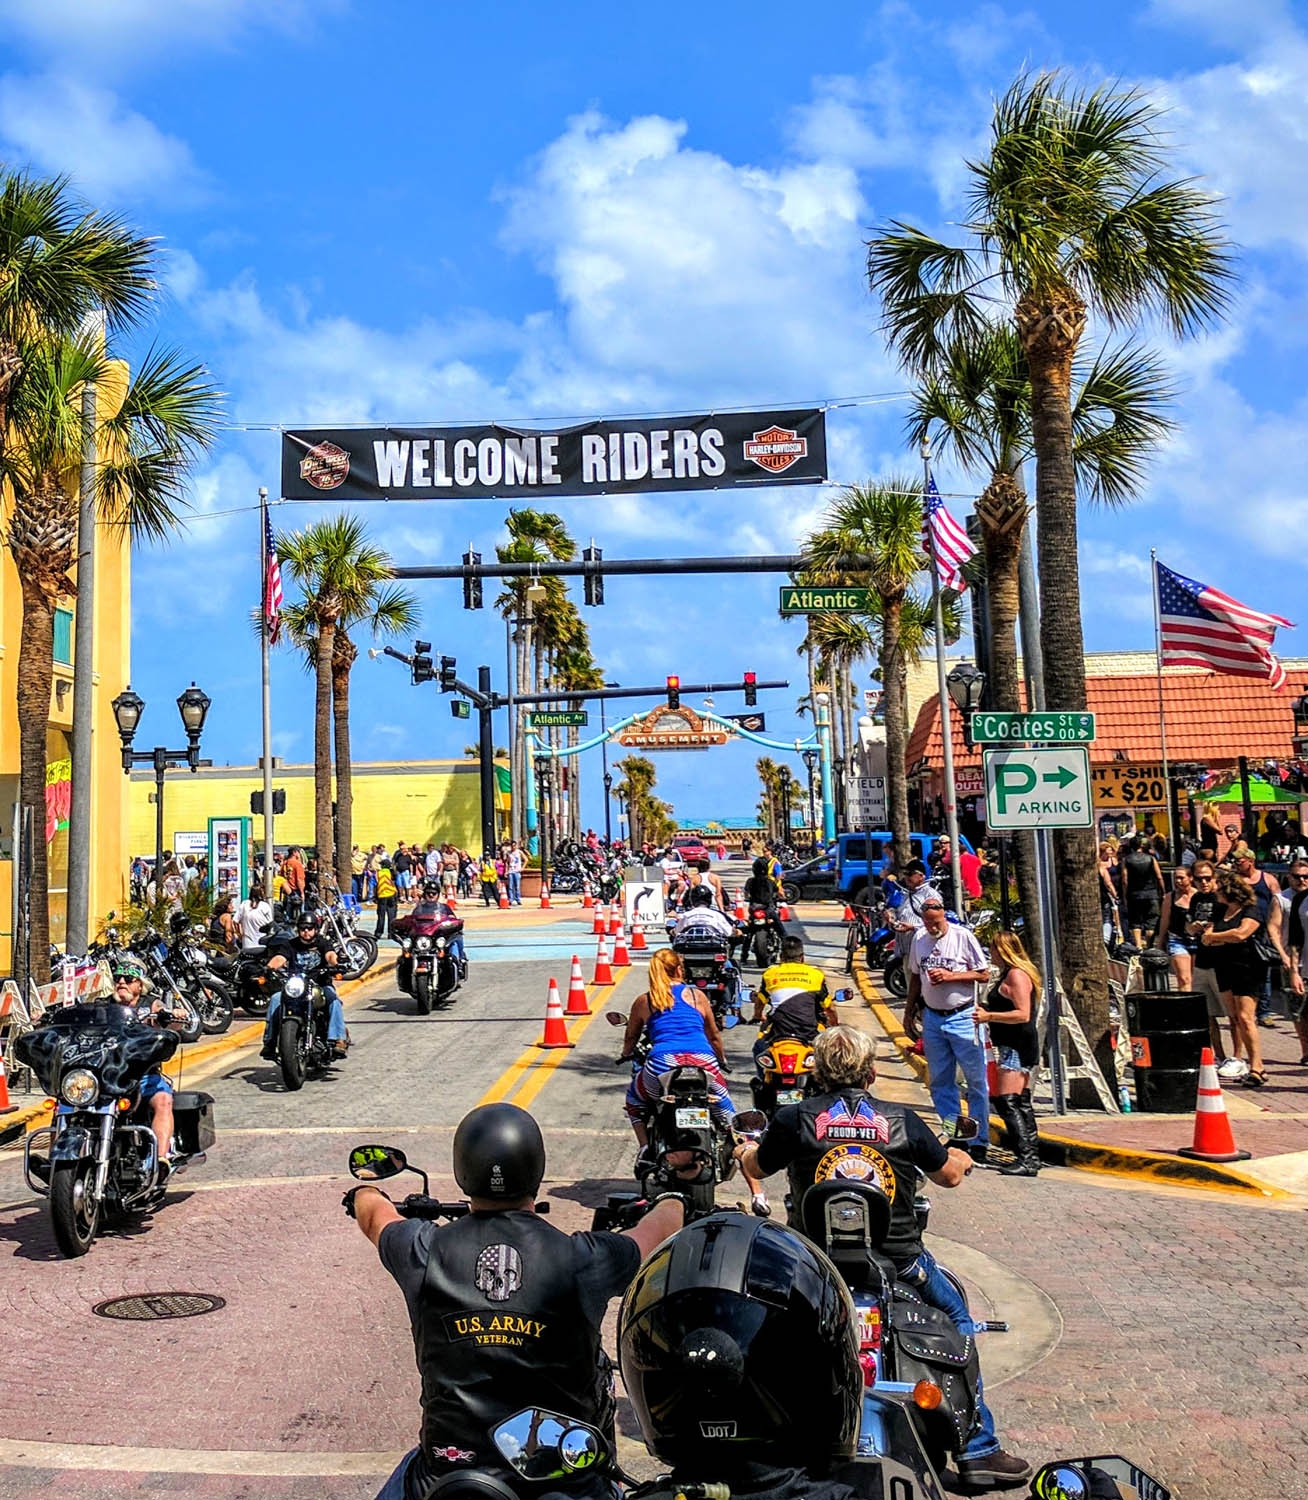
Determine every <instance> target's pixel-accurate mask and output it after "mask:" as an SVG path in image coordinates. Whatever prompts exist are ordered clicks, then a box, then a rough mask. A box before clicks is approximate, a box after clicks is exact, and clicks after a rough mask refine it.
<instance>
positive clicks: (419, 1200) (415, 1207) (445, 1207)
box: [395, 1193, 471, 1219]
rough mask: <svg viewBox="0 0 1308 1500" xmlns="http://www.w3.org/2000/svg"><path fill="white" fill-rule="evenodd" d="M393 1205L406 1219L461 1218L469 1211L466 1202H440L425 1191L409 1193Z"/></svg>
mask: <svg viewBox="0 0 1308 1500" xmlns="http://www.w3.org/2000/svg"><path fill="white" fill-rule="evenodd" d="M395 1206H396V1209H397V1210H398V1212H399V1213H400V1215H401V1216H402V1217H403V1218H406V1219H461V1218H463V1217H464V1215H465V1214H467V1213H469V1212H470V1211H471V1210H470V1209H469V1207H468V1205H467V1204H466V1203H442V1202H441V1201H440V1199H439V1198H432V1197H431V1196H429V1195H428V1194H427V1193H410V1194H409V1195H408V1197H407V1198H405V1199H404V1201H403V1202H402V1203H397V1204H396V1205H395Z"/></svg>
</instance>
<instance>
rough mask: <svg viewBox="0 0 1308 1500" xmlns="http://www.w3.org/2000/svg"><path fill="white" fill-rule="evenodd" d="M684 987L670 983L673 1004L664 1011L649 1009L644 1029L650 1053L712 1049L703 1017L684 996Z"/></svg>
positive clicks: (655, 1055)
mask: <svg viewBox="0 0 1308 1500" xmlns="http://www.w3.org/2000/svg"><path fill="white" fill-rule="evenodd" d="M684 992H685V986H684V985H681V984H674V985H673V986H672V1004H671V1005H670V1006H669V1007H668V1008H667V1010H652V1011H650V1013H649V1020H648V1021H646V1022H645V1029H646V1030H647V1031H648V1032H649V1040H650V1056H651V1057H652V1058H653V1057H661V1056H666V1055H667V1054H668V1053H671V1052H712V1050H713V1049H712V1048H711V1047H710V1046H709V1039H708V1034H707V1033H706V1032H705V1030H704V1017H703V1016H702V1015H701V1014H700V1012H699V1011H698V1010H697V1009H696V1008H695V1006H693V1005H692V1004H691V1003H690V1001H689V1000H685V999H683V998H682V997H683V994H684Z"/></svg>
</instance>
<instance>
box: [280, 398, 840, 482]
mask: <svg viewBox="0 0 1308 1500" xmlns="http://www.w3.org/2000/svg"><path fill="white" fill-rule="evenodd" d="M826 477H827V434H826V420H825V416H824V414H823V413H822V412H821V411H761V412H731V413H727V414H724V415H710V416H698V417H654V418H641V419H639V420H634V419H633V420H630V421H594V422H585V423H582V424H581V425H580V426H576V427H558V428H520V427H500V426H486V427H342V428H325V427H302V428H297V429H295V430H284V431H283V433H282V495H283V497H284V498H286V499H288V500H313V499H317V498H320V497H322V496H323V495H331V496H332V498H333V499H338V500H435V499H440V498H441V497H446V498H449V499H454V498H458V499H460V500H463V499H478V498H483V499H486V498H492V497H495V498H512V497H513V496H515V495H524V496H534V497H548V496H550V495H611V494H634V493H639V494H649V493H651V492H656V491H660V490H715V489H735V488H740V487H743V486H748V485H757V484H819V483H821V482H822V481H823V480H824V479H825V478H826Z"/></svg>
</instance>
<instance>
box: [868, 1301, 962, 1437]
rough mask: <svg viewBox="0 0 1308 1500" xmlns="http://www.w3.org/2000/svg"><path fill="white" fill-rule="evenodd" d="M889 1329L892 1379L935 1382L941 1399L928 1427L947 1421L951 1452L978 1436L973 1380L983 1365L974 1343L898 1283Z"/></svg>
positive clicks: (945, 1316) (930, 1415) (891, 1308)
mask: <svg viewBox="0 0 1308 1500" xmlns="http://www.w3.org/2000/svg"><path fill="white" fill-rule="evenodd" d="M890 1329H891V1333H892V1335H893V1336H894V1341H895V1378H896V1379H897V1380H905V1381H909V1382H911V1383H916V1382H917V1381H919V1380H930V1381H934V1382H935V1384H936V1385H938V1386H939V1387H940V1389H941V1390H942V1391H943V1392H944V1400H943V1401H942V1402H941V1403H940V1405H939V1407H937V1408H936V1410H935V1411H934V1412H931V1413H929V1414H928V1421H930V1422H931V1423H933V1424H934V1423H937V1422H941V1421H943V1422H946V1423H948V1424H949V1428H950V1430H951V1432H950V1434H949V1435H946V1440H947V1444H948V1447H949V1449H950V1451H951V1452H953V1453H957V1452H959V1451H960V1450H961V1449H962V1448H964V1447H965V1446H966V1445H967V1442H968V1439H969V1438H971V1436H972V1435H973V1433H974V1432H975V1431H976V1428H977V1424H978V1412H977V1395H976V1385H977V1379H978V1378H979V1376H980V1374H981V1360H980V1356H979V1355H978V1353H977V1347H976V1340H975V1339H974V1338H973V1337H972V1336H971V1335H970V1334H965V1333H960V1332H959V1331H958V1329H957V1328H956V1327H955V1326H954V1324H953V1322H952V1321H951V1320H950V1318H949V1316H948V1314H946V1313H943V1312H941V1311H940V1309H939V1308H937V1307H930V1306H928V1305H927V1303H925V1302H923V1301H922V1300H921V1299H920V1298H919V1297H918V1296H917V1295H916V1294H915V1293H913V1292H912V1291H910V1290H907V1289H906V1288H905V1287H904V1286H903V1285H902V1284H901V1285H898V1286H896V1287H895V1291H894V1297H893V1299H892V1301H891V1304H890Z"/></svg>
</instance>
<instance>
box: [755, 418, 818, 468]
mask: <svg viewBox="0 0 1308 1500" xmlns="http://www.w3.org/2000/svg"><path fill="white" fill-rule="evenodd" d="M745 457H746V458H747V459H748V460H749V461H750V463H752V464H757V465H758V466H759V468H760V469H766V470H767V471H768V473H769V474H781V473H784V472H785V470H787V469H788V468H790V466H791V465H792V464H797V463H798V462H799V461H800V459H801V458H807V457H808V439H807V438H802V437H800V435H799V433H797V432H796V431H795V430H794V428H792V427H776V426H772V427H767V428H764V430H763V431H762V432H756V433H755V434H754V436H753V439H752V440H747V441H746V443H745Z"/></svg>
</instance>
